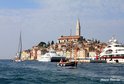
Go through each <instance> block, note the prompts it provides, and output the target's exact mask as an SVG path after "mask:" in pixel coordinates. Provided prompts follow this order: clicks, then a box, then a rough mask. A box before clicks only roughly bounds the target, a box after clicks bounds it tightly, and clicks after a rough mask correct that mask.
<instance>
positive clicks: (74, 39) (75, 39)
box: [58, 19, 83, 43]
mask: <svg viewBox="0 0 124 84" xmlns="http://www.w3.org/2000/svg"><path fill="white" fill-rule="evenodd" d="M81 40H83V37H82V36H81V26H80V21H79V19H78V20H77V24H76V34H75V35H73V36H72V35H70V36H61V37H60V38H58V42H59V43H70V42H78V41H81Z"/></svg>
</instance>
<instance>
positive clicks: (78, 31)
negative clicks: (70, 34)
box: [76, 19, 81, 36]
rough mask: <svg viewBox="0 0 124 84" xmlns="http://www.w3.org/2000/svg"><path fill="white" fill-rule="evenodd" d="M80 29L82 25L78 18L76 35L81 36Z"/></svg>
mask: <svg viewBox="0 0 124 84" xmlns="http://www.w3.org/2000/svg"><path fill="white" fill-rule="evenodd" d="M80 30H81V26H80V21H79V19H78V20H77V24H76V36H80Z"/></svg>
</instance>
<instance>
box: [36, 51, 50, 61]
mask: <svg viewBox="0 0 124 84" xmlns="http://www.w3.org/2000/svg"><path fill="white" fill-rule="evenodd" d="M37 60H38V61H39V62H51V57H50V55H49V53H46V54H45V55H41V56H40V57H39V58H37Z"/></svg>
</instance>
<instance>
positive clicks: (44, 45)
mask: <svg viewBox="0 0 124 84" xmlns="http://www.w3.org/2000/svg"><path fill="white" fill-rule="evenodd" d="M38 46H39V47H46V43H45V42H40V43H39V44H38Z"/></svg>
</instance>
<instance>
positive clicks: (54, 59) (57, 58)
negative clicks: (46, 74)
mask: <svg viewBox="0 0 124 84" xmlns="http://www.w3.org/2000/svg"><path fill="white" fill-rule="evenodd" d="M61 59H62V60H63V61H65V60H66V57H51V62H60V60H61Z"/></svg>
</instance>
